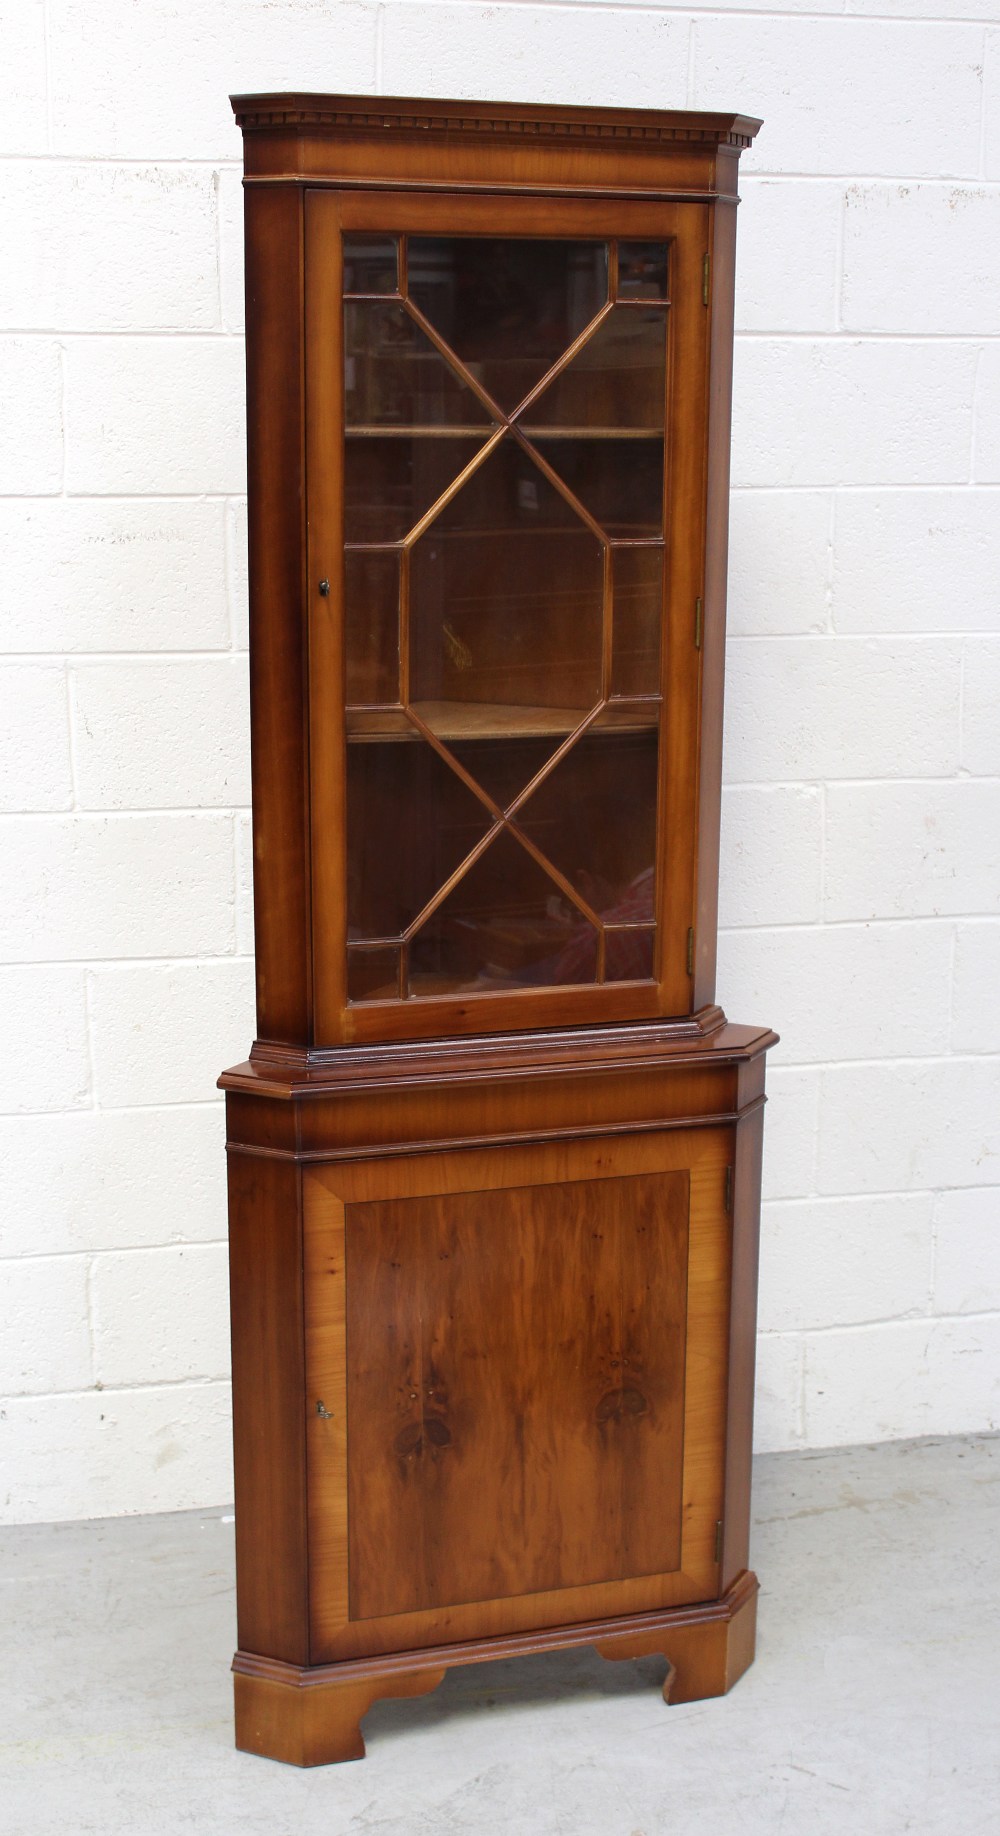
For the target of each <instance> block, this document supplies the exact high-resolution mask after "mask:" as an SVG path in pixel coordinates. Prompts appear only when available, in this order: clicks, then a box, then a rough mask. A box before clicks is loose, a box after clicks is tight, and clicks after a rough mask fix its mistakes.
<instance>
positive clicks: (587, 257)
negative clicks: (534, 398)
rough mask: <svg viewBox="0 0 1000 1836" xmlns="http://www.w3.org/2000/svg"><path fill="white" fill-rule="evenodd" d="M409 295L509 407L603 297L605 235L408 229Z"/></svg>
mask: <svg viewBox="0 0 1000 1836" xmlns="http://www.w3.org/2000/svg"><path fill="white" fill-rule="evenodd" d="M408 266H409V294H410V298H411V299H412V300H413V301H414V303H415V304H416V305H417V306H418V307H419V308H420V310H421V312H423V313H424V315H425V317H426V318H428V319H429V320H430V321H431V323H432V324H433V326H434V328H435V330H436V331H439V332H440V333H441V335H442V337H443V338H445V339H446V340H447V342H448V344H449V345H450V346H451V348H452V350H453V351H455V352H456V353H457V354H458V356H459V357H461V358H462V360H463V362H465V363H467V364H468V365H469V367H470V369H472V370H473V371H474V373H475V375H476V377H477V379H478V381H480V382H481V383H482V384H483V386H484V388H485V389H487V390H488V391H489V393H490V395H491V396H492V397H493V400H494V401H496V402H498V403H499V404H500V406H501V408H503V409H505V410H506V411H507V412H508V413H510V411H511V410H512V409H514V408H516V407H517V405H518V403H519V402H521V401H523V400H524V397H525V396H526V395H527V394H528V392H529V391H530V390H531V389H533V388H534V386H535V384H536V383H537V382H538V381H539V380H540V379H541V377H542V376H544V374H545V372H546V370H547V369H549V368H550V367H551V365H552V364H553V363H554V362H555V361H556V358H557V357H559V356H561V354H562V352H563V351H564V350H565V349H566V346H567V345H568V344H572V342H573V339H574V338H576V337H578V336H579V334H580V332H581V331H582V330H583V328H584V326H585V325H588V324H589V323H590V320H591V319H592V318H593V317H594V315H595V313H597V312H599V311H600V309H601V307H602V306H603V305H604V304H605V302H606V300H607V297H608V253H607V245H606V244H605V243H603V242H541V241H535V240H529V239H524V240H510V239H507V240H503V241H501V240H500V239H498V238H494V237H489V238H486V237H474V236H463V237H444V236H411V237H410V239H409V252H408Z"/></svg>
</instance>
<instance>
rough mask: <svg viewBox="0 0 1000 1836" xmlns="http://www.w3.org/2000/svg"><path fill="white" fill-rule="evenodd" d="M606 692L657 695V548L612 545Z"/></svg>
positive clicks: (659, 565)
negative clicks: (608, 682)
mask: <svg viewBox="0 0 1000 1836" xmlns="http://www.w3.org/2000/svg"><path fill="white" fill-rule="evenodd" d="M612 567H613V570H614V624H613V631H612V663H611V693H612V694H613V695H657V694H659V690H660V613H661V609H662V604H663V550H662V548H616V549H615V550H614V554H613V559H612Z"/></svg>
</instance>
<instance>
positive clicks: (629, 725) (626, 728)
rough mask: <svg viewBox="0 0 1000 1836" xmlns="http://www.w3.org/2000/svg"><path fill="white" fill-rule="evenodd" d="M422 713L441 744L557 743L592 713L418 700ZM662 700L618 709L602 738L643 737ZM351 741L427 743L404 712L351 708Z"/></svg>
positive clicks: (606, 718) (608, 717)
mask: <svg viewBox="0 0 1000 1836" xmlns="http://www.w3.org/2000/svg"><path fill="white" fill-rule="evenodd" d="M413 708H414V712H415V713H417V714H419V716H420V718H421V720H423V721H424V722H425V723H426V725H427V726H428V727H430V728H431V730H432V732H433V733H434V734H435V735H436V736H437V738H438V739H442V740H480V739H491V740H506V739H545V738H552V739H557V738H560V737H562V736H564V735H565V734H567V733H572V732H573V729H574V728H575V727H578V726H579V725H580V722H581V720H582V719H583V717H584V713H585V711H586V710H581V709H580V708H547V707H525V706H522V705H520V704H516V705H508V704H506V703H498V702H494V701H481V702H480V701H415V702H414V703H413ZM659 713H660V704H659V702H658V701H647V702H627V703H623V704H622V705H621V706H615V705H612V706H611V707H610V708H608V709H607V710H606V712H605V714H604V715H603V717H602V719H601V724H600V726H599V727H594V728H591V731H592V732H597V733H608V732H615V733H642V732H647V731H649V730H650V729H651V728H653V727H655V726H656V723H657V721H658V719H659ZM347 732H348V738H349V739H350V740H351V741H352V742H353V743H354V744H358V743H361V744H364V743H365V742H371V741H374V740H381V741H386V740H391V741H404V742H405V741H407V740H418V739H420V738H421V735H420V733H419V732H418V730H417V728H416V727H414V726H412V725H411V723H410V722H409V721H408V720H407V719H406V716H405V714H404V713H403V710H402V708H357V709H350V708H349V709H348V726H347Z"/></svg>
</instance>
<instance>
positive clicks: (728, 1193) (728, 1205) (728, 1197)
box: [722, 1167, 733, 1212]
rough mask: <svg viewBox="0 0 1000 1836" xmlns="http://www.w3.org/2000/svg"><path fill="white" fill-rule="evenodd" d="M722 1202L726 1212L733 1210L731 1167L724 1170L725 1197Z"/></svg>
mask: <svg viewBox="0 0 1000 1836" xmlns="http://www.w3.org/2000/svg"><path fill="white" fill-rule="evenodd" d="M722 1202H723V1205H724V1206H725V1209H726V1211H727V1212H729V1211H732V1209H733V1169H732V1167H727V1168H726V1190H725V1196H724V1198H723V1201H722Z"/></svg>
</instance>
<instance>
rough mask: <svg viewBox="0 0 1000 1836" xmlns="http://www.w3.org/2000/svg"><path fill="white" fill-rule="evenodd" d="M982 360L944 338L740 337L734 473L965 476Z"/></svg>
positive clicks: (758, 477)
mask: <svg viewBox="0 0 1000 1836" xmlns="http://www.w3.org/2000/svg"><path fill="white" fill-rule="evenodd" d="M975 366H976V350H975V347H974V346H972V345H964V344H948V343H945V342H943V341H934V340H931V341H929V342H927V343H915V344H893V343H890V342H887V341H879V340H877V339H872V340H868V341H865V342H862V341H861V340H856V339H837V338H833V339H823V340H819V341H813V340H811V339H809V338H800V339H778V338H775V339H768V338H759V339H751V340H747V339H745V338H744V339H737V343H736V364H735V373H734V384H733V391H734V393H733V483H734V484H736V485H829V484H947V483H964V481H965V480H966V479H967V477H968V472H969V440H970V437H971V426H972V406H971V404H972V392H973V376H974V373H975Z"/></svg>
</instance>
